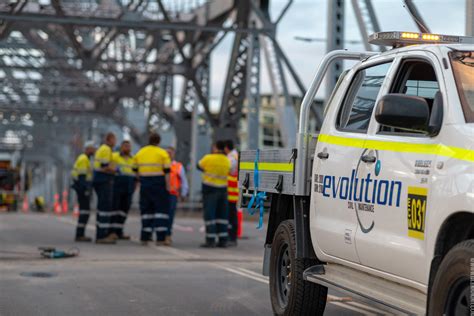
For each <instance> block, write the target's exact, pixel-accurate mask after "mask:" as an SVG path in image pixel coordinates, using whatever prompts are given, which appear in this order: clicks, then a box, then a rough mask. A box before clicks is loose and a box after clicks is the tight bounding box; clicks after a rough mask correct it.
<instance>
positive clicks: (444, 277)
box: [428, 239, 474, 316]
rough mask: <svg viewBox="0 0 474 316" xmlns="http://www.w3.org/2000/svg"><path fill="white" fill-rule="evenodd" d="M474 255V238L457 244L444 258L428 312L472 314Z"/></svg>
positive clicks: (449, 314)
mask: <svg viewBox="0 0 474 316" xmlns="http://www.w3.org/2000/svg"><path fill="white" fill-rule="evenodd" d="M473 258H474V239H471V240H466V241H464V242H462V243H459V244H457V245H456V246H454V247H453V248H452V249H451V250H450V251H449V252H448V254H447V255H446V256H445V257H444V259H443V261H442V262H441V265H440V266H439V269H438V271H437V272H436V276H435V279H434V282H433V285H432V288H431V294H430V299H429V302H430V303H429V305H430V306H429V307H428V315H447V316H451V315H470V306H471V305H470V303H471V302H470V298H471V294H470V273H471V260H473ZM472 262H473V263H474V261H472Z"/></svg>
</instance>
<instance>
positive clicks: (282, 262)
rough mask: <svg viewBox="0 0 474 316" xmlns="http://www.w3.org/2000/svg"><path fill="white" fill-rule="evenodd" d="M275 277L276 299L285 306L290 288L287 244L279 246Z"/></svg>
mask: <svg viewBox="0 0 474 316" xmlns="http://www.w3.org/2000/svg"><path fill="white" fill-rule="evenodd" d="M277 277H278V282H277V286H278V300H279V301H280V305H281V306H282V307H286V306H287V305H288V299H289V297H290V290H291V257H290V248H289V247H288V244H284V245H282V246H281V248H280V253H279V255H278V271H277Z"/></svg>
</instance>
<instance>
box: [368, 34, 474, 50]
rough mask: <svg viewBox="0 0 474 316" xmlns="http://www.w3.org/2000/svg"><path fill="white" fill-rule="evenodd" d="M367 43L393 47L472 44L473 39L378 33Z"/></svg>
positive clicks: (435, 35) (473, 42) (440, 35)
mask: <svg viewBox="0 0 474 316" xmlns="http://www.w3.org/2000/svg"><path fill="white" fill-rule="evenodd" d="M369 43H370V44H373V45H381V46H393V47H402V46H406V45H414V44H474V37H468V36H456V35H443V34H431V33H417V32H378V33H374V34H372V35H370V36H369Z"/></svg>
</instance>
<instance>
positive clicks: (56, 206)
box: [53, 193, 61, 215]
mask: <svg viewBox="0 0 474 316" xmlns="http://www.w3.org/2000/svg"><path fill="white" fill-rule="evenodd" d="M53 207H54V213H56V214H57V215H61V204H60V203H59V194H57V193H56V194H54V206H53Z"/></svg>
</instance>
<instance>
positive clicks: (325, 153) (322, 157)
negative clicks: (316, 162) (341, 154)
mask: <svg viewBox="0 0 474 316" xmlns="http://www.w3.org/2000/svg"><path fill="white" fill-rule="evenodd" d="M317 156H318V158H319V159H323V160H325V159H328V158H329V154H328V153H327V152H324V151H321V152H319V153H318V155H317Z"/></svg>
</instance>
